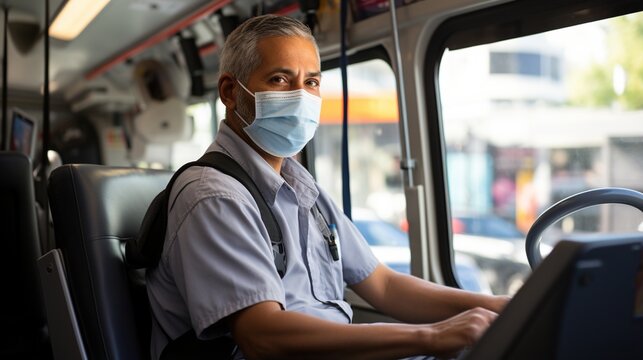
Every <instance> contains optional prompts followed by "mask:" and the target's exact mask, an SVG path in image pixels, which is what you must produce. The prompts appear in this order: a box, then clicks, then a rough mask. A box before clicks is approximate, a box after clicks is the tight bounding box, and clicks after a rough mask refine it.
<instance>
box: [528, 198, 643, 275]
mask: <svg viewBox="0 0 643 360" xmlns="http://www.w3.org/2000/svg"><path fill="white" fill-rule="evenodd" d="M600 204H624V205H630V206H633V207H635V208H637V209H639V210H641V211H643V193H640V192H638V191H635V190H631V189H625V188H616V187H608V188H599V189H592V190H587V191H583V192H580V193H578V194H575V195H572V196H569V197H567V198H565V199H563V200H561V201H559V202H557V203H555V204H554V205H552V206H551V207H550V208H548V209H547V210H545V212H543V213H542V214H541V215H540V216H539V217H538V219H536V221H535V222H534V224H533V225H532V226H531V228H530V229H529V232H528V233H527V237H526V239H525V250H526V251H527V260H529V265H530V266H531V268H532V269H534V268H536V266H538V264H540V262H541V261H542V260H543V257H542V255H541V254H540V238H541V235H542V232H543V231H544V230H545V229H547V228H548V227H549V226H550V225H551V224H553V223H555V222H556V221H558V220H560V219H561V218H563V217H565V216H567V215H569V214H571V213H573V212H576V211H578V210H581V209H584V208H586V207H590V206H594V205H600Z"/></svg>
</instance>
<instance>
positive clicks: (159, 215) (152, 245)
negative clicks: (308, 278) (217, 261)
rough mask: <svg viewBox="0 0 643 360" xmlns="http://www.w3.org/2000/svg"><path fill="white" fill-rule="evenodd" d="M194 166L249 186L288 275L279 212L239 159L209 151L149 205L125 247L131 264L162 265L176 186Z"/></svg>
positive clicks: (279, 265)
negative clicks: (134, 233)
mask: <svg viewBox="0 0 643 360" xmlns="http://www.w3.org/2000/svg"><path fill="white" fill-rule="evenodd" d="M192 166H208V167H212V168H215V169H217V170H219V171H221V172H222V173H224V174H226V175H229V176H232V177H233V178H235V179H236V180H237V181H239V182H240V183H241V184H243V186H244V187H245V188H246V189H248V191H249V192H250V194H251V195H252V197H253V199H254V200H255V202H256V203H257V206H258V207H259V212H260V215H261V220H262V221H263V223H264V226H265V227H266V229H267V230H268V236H269V237H270V242H271V244H272V251H273V255H274V261H275V267H276V268H277V272H278V273H279V276H280V277H284V275H285V274H286V250H285V247H284V244H283V236H282V233H281V228H280V227H279V225H278V224H277V220H276V218H275V215H274V214H273V213H272V210H271V209H270V206H268V203H267V201H266V199H265V198H264V197H263V196H262V195H261V192H260V191H259V188H257V185H256V184H255V182H254V181H253V180H252V178H251V177H250V176H249V175H248V174H247V173H246V172H245V171H244V170H243V168H242V167H241V166H239V164H238V163H237V162H236V161H234V160H233V159H232V158H230V157H229V156H227V155H225V154H223V153H221V152H209V153H206V154H205V155H203V156H202V157H201V158H199V159H198V160H196V161H192V162H189V163H187V164H185V165H183V166H181V168H179V169H178V170H177V171H176V172H175V173H174V175H172V178H171V179H170V181H169V182H168V184H167V186H166V187H165V190H163V191H161V192H160V193H159V194H158V195H157V196H156V197H155V198H154V200H152V203H151V204H150V206H149V207H148V209H147V212H146V213H145V216H144V218H143V222H142V224H141V228H140V230H139V234H138V236H137V238H136V239H135V241H128V242H127V244H126V250H125V257H126V260H127V263H128V264H129V265H130V266H132V267H135V268H151V267H154V266H156V264H158V261H159V259H160V258H161V253H162V252H163V243H164V242H165V234H166V231H167V212H168V203H169V197H170V192H171V190H172V186H173V185H174V182H175V181H176V179H177V178H178V177H179V175H181V173H182V172H183V171H185V170H186V169H188V168H190V167H192Z"/></svg>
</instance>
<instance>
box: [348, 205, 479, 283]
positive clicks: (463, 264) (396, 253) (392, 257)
mask: <svg viewBox="0 0 643 360" xmlns="http://www.w3.org/2000/svg"><path fill="white" fill-rule="evenodd" d="M353 223H354V224H355V226H356V227H357V229H358V230H359V231H360V232H361V233H362V235H363V236H364V238H365V239H366V241H367V242H368V244H369V245H370V246H371V249H372V250H373V253H374V254H375V256H376V257H377V258H378V259H379V260H380V261H381V262H382V263H383V264H385V265H387V266H388V267H390V268H391V269H393V270H395V271H398V272H401V273H405V274H409V273H410V272H411V252H410V250H409V237H408V234H407V233H405V232H404V231H402V230H401V229H399V228H398V227H396V226H395V225H393V224H391V223H388V222H386V221H384V220H381V219H379V218H377V217H375V216H374V215H372V214H369V212H368V211H365V210H357V211H354V212H353ZM455 263H456V276H457V278H458V281H459V283H460V285H461V286H462V288H464V289H466V290H470V291H477V292H482V293H487V294H491V287H490V285H489V283H488V282H487V280H486V278H485V276H484V275H483V273H482V271H481V270H480V268H479V267H478V266H477V265H476V262H475V260H474V259H473V258H472V257H470V256H468V255H466V254H461V253H456V254H455Z"/></svg>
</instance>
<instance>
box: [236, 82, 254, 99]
mask: <svg viewBox="0 0 643 360" xmlns="http://www.w3.org/2000/svg"><path fill="white" fill-rule="evenodd" d="M235 80H237V82H238V83H239V85H241V87H242V88H243V90H245V91H246V92H247V93H248V94H250V96H252V97H255V94H253V93H252V92H251V91H250V90H248V88H247V87H246V86H245V85H243V84H242V83H241V81H239V79H235Z"/></svg>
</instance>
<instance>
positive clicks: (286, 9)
mask: <svg viewBox="0 0 643 360" xmlns="http://www.w3.org/2000/svg"><path fill="white" fill-rule="evenodd" d="M297 10H299V2H296V3H294V4H291V5H288V6H285V7H283V8H281V9H279V10H277V11H275V12H274V13H273V14H275V15H288V14H290V13H293V12H295V11H297Z"/></svg>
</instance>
